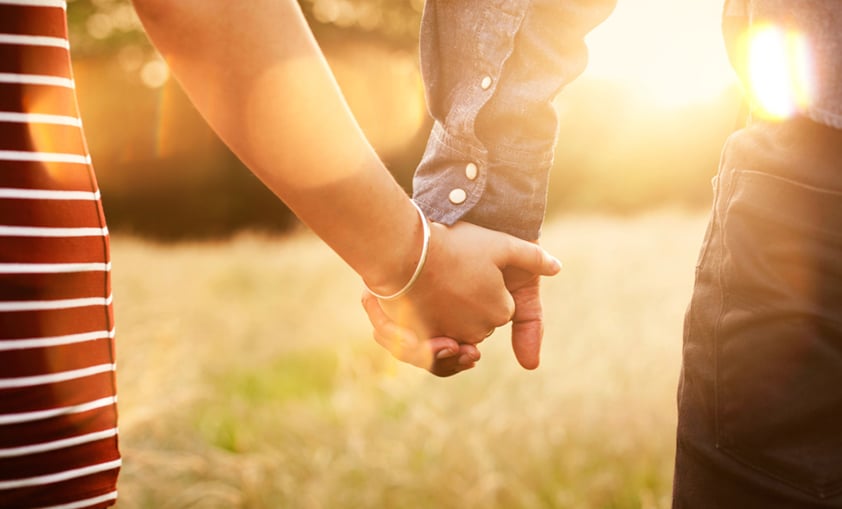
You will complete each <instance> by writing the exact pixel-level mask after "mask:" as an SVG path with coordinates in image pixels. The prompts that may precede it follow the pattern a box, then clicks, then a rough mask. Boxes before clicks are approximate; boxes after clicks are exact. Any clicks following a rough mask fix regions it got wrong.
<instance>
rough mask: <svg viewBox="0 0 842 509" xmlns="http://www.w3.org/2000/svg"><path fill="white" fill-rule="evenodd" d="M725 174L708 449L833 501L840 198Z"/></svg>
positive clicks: (840, 380)
mask: <svg viewBox="0 0 842 509" xmlns="http://www.w3.org/2000/svg"><path fill="white" fill-rule="evenodd" d="M730 177H731V178H730V183H729V187H730V193H729V198H728V201H727V203H725V204H724V210H722V218H721V219H722V232H721V235H722V237H721V240H722V248H723V250H722V253H721V254H722V259H721V265H720V271H719V283H720V285H721V292H722V293H721V295H722V307H721V314H720V315H719V318H718V320H717V321H716V325H715V330H714V335H715V344H714V348H715V387H716V389H715V391H716V393H715V406H716V438H717V446H718V447H719V448H720V450H723V451H725V452H727V453H728V454H730V455H732V456H733V457H735V458H737V459H738V460H739V461H741V462H743V463H745V464H747V465H750V466H752V467H753V468H755V469H757V470H759V471H762V472H764V473H766V474H767V475H769V476H772V477H774V478H776V479H779V480H781V481H784V482H786V483H787V484H790V485H792V486H794V487H796V488H798V489H801V490H803V491H805V492H808V493H811V494H813V495H816V496H822V497H824V496H830V495H832V494H835V493H838V492H840V491H842V192H840V191H838V190H831V189H825V188H817V187H812V186H809V185H806V184H803V183H800V182H797V181H795V180H792V179H788V178H783V177H778V176H773V175H769V174H765V173H760V172H755V171H740V170H736V171H733V172H732V173H731V175H730ZM840 181H842V176H840ZM837 189H842V185H840V187H839V188H837Z"/></svg>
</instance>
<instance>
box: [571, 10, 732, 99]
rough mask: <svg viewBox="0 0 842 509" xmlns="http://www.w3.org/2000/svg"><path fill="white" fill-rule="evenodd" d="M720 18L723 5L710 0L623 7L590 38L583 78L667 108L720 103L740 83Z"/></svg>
mask: <svg viewBox="0 0 842 509" xmlns="http://www.w3.org/2000/svg"><path fill="white" fill-rule="evenodd" d="M720 16H721V5H720V3H719V2H710V1H708V0H682V1H681V2H675V1H672V0H636V1H635V2H618V3H617V7H616V9H615V10H614V12H613V13H612V14H611V16H610V17H609V18H608V20H607V21H605V22H604V23H603V24H601V25H600V26H599V27H597V28H596V29H595V30H594V31H593V32H592V33H591V34H590V35H589V36H588V37H587V42H588V48H589V50H590V51H589V53H590V59H589V64H588V68H587V70H586V71H585V74H584V75H583V78H586V79H587V78H596V79H600V80H608V81H614V82H619V83H622V84H623V86H624V87H626V88H627V89H628V90H629V91H630V92H633V93H635V94H638V95H640V96H642V98H645V99H646V101H647V102H648V103H651V104H652V105H654V106H658V107H663V108H677V107H683V106H687V105H690V104H698V103H702V102H708V101H711V100H715V99H716V98H717V97H719V96H720V95H721V94H722V92H723V91H724V90H726V89H727V88H728V87H730V86H733V85H734V83H735V82H736V77H735V75H734V72H733V70H732V69H731V66H730V64H729V63H728V58H727V56H726V52H725V48H724V45H723V42H722V34H721V30H720ZM665 41H668V42H667V43H665Z"/></svg>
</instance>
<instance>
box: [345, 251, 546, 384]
mask: <svg viewBox="0 0 842 509" xmlns="http://www.w3.org/2000/svg"><path fill="white" fill-rule="evenodd" d="M521 265H523V264H521ZM530 266H531V267H532V269H533V270H535V269H536V268H537V267H540V266H541V264H540V263H536V262H532V263H531V265H530ZM500 268H501V269H502V273H501V276H502V278H503V282H504V284H505V287H506V290H507V292H509V293H510V296H511V298H512V304H513V306H514V311H513V314H512V315H511V320H512V349H513V351H514V354H515V357H516V358H517V360H518V362H519V363H520V365H521V366H523V367H524V368H526V369H535V368H537V367H538V364H539V359H540V350H541V341H542V338H543V332H544V327H543V315H542V308H541V298H540V286H539V284H540V274H537V273H535V272H531V271H530V270H527V269H524V268H522V267H518V266H515V265H514V264H504V265H502V266H500ZM555 271H556V272H557V269H556V270H555ZM362 302H363V307H364V308H365V310H366V312H367V313H368V317H369V321H371V323H372V325H373V326H374V338H375V340H376V341H377V342H378V343H379V344H380V345H381V346H383V347H384V348H386V349H387V350H388V351H389V352H390V353H392V355H393V356H395V357H396V358H397V359H399V360H402V361H404V362H407V363H410V364H413V365H415V366H418V367H422V368H424V369H427V370H428V371H430V372H431V373H433V374H436V375H438V376H450V375H454V374H456V373H459V372H461V371H464V370H466V369H470V368H472V367H474V365H475V364H476V362H477V361H478V360H479V358H480V353H479V350H478V349H477V348H476V347H475V346H474V344H476V343H479V342H481V341H482V340H483V339H485V337H487V336H488V335H490V333H491V332H493V330H494V328H493V327H490V328H489V329H488V330H487V331H485V333H484V334H483V335H481V336H471V337H470V338H469V339H468V340H464V339H462V340H458V341H457V339H455V338H453V337H446V336H445V335H444V334H443V333H441V332H439V333H437V334H429V333H426V332H425V331H429V330H430V329H423V328H420V329H419V328H415V329H413V328H412V325H413V324H414V323H417V321H418V315H419V313H417V312H416V311H414V310H413V309H412V308H411V306H410V305H409V304H406V303H404V304H403V305H400V306H396V305H395V304H387V306H386V311H384V308H383V307H381V303H380V302H379V301H378V300H377V299H376V298H375V297H374V296H373V295H371V294H370V293H368V292H365V293H364V294H363V300H362ZM480 303H482V301H480ZM438 312H442V310H441V308H438ZM444 313H445V314H446V315H448V316H450V315H454V310H453V309H445V310H444ZM455 316H456V318H457V319H458V318H459V316H460V315H459V314H455ZM497 325H499V324H497ZM495 326H496V325H495ZM419 331H420V332H419ZM431 336H432V337H431Z"/></svg>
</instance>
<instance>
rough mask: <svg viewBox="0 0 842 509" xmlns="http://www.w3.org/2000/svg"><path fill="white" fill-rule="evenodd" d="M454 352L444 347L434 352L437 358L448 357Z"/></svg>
mask: <svg viewBox="0 0 842 509" xmlns="http://www.w3.org/2000/svg"><path fill="white" fill-rule="evenodd" d="M455 353H456V351H455V350H451V349H450V348H445V349H444V350H439V352H438V353H437V354H436V359H438V360H442V359H447V358H448V357H453V355H454V354H455Z"/></svg>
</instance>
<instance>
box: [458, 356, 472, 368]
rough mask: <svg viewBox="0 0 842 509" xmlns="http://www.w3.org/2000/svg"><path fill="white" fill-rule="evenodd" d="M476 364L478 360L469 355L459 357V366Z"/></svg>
mask: <svg viewBox="0 0 842 509" xmlns="http://www.w3.org/2000/svg"><path fill="white" fill-rule="evenodd" d="M474 362H476V359H474V358H473V357H472V356H470V355H468V354H464V355H462V356H460V357H459V364H461V365H463V366H467V365H469V364H473V363H474Z"/></svg>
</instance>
